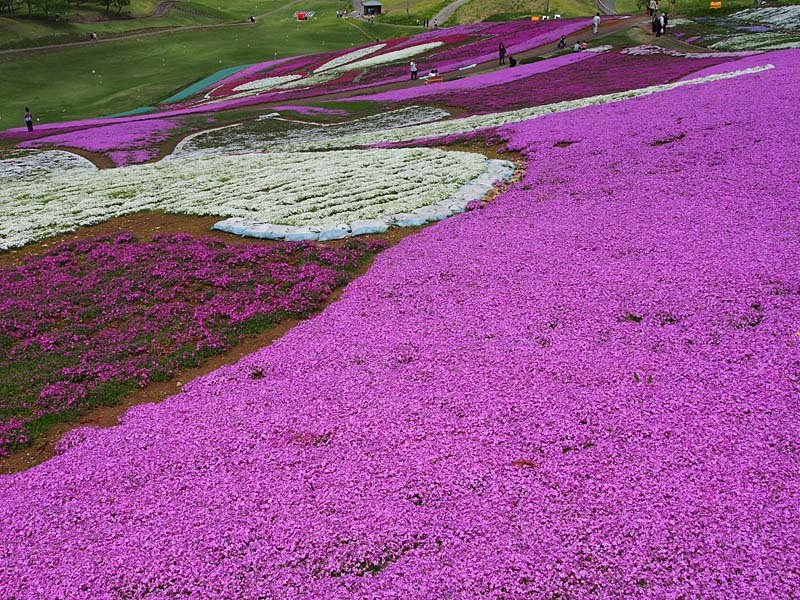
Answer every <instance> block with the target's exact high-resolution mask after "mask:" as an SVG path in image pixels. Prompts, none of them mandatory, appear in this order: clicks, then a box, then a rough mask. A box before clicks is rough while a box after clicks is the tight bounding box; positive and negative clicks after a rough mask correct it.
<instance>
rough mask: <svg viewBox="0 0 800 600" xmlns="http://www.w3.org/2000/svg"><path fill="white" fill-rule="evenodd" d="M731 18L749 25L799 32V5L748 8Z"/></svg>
mask: <svg viewBox="0 0 800 600" xmlns="http://www.w3.org/2000/svg"><path fill="white" fill-rule="evenodd" d="M731 18H732V19H738V20H740V21H747V22H749V23H760V24H762V25H771V26H772V27H775V28H776V29H783V30H793V31H798V30H800V5H797V4H795V5H792V6H772V7H764V8H756V9H753V8H750V9H747V10H740V11H739V12H736V13H733V14H732V15H731Z"/></svg>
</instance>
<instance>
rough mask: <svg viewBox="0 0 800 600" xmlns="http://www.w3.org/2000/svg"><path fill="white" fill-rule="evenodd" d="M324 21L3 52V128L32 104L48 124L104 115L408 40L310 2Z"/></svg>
mask: <svg viewBox="0 0 800 600" xmlns="http://www.w3.org/2000/svg"><path fill="white" fill-rule="evenodd" d="M303 6H304V7H306V8H307V9H308V10H315V11H316V12H317V15H318V18H317V19H315V20H314V21H309V22H303V23H298V22H296V21H295V20H294V18H293V15H294V11H295V7H294V5H292V6H289V7H286V8H285V9H283V10H282V11H280V12H278V13H276V14H274V15H273V16H272V17H270V18H269V19H263V20H261V21H259V22H258V23H257V24H255V25H233V26H228V27H220V28H217V29H214V30H212V32H209V30H193V31H183V32H171V33H163V34H158V35H153V36H148V37H141V38H135V39H130V40H120V41H118V42H108V43H104V44H97V45H87V46H78V47H73V48H63V49H59V50H55V51H31V52H30V53H26V52H22V53H13V54H0V80H1V81H5V82H7V84H6V85H3V86H0V129H6V128H9V127H13V126H17V125H20V123H21V116H20V115H21V114H22V112H21V111H23V109H24V107H25V106H30V107H31V108H32V109H33V110H34V112H35V114H36V116H37V117H38V118H39V119H41V120H42V121H43V122H45V121H61V120H65V119H72V118H81V117H91V116H102V115H108V114H112V113H117V112H121V111H125V110H129V109H133V108H137V107H139V106H145V105H148V104H152V103H154V102H158V101H159V100H162V99H163V98H166V97H167V96H169V95H170V94H172V93H173V92H175V91H177V90H179V89H181V88H183V87H185V86H186V85H189V84H190V83H192V82H194V81H197V80H199V79H202V78H203V77H205V76H207V75H209V74H211V73H214V72H215V71H218V70H220V69H224V68H226V67H231V66H235V65H242V64H250V63H254V62H259V61H263V60H269V59H271V58H274V57H276V56H277V57H284V56H292V55H298V54H306V53H310V52H320V51H325V50H333V49H336V48H343V47H349V46H352V45H356V44H362V43H364V42H367V41H370V40H374V39H375V38H376V37H381V38H385V37H390V36H391V37H396V36H399V35H403V32H402V31H398V30H396V29H394V28H391V27H389V26H386V25H383V26H378V25H377V24H376V25H375V26H370V25H369V24H361V25H360V28H356V27H353V26H352V25H350V24H349V23H348V22H346V21H342V20H340V19H336V15H335V6H336V5H333V4H331V3H329V2H326V3H323V2H318V1H317V2H305V3H304V4H303Z"/></svg>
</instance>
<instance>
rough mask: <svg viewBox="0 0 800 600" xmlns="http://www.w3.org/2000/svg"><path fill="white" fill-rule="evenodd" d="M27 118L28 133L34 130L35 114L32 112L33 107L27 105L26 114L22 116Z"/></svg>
mask: <svg viewBox="0 0 800 600" xmlns="http://www.w3.org/2000/svg"><path fill="white" fill-rule="evenodd" d="M22 118H23V119H24V120H25V125H27V127H28V133H30V132H32V131H33V115H32V114H31V109H30V108H28V107H27V106H26V107H25V116H24V117H22Z"/></svg>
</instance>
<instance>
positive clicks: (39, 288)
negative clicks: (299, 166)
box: [0, 234, 383, 455]
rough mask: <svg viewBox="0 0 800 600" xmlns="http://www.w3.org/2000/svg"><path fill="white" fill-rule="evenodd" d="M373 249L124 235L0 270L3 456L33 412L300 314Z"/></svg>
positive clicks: (92, 397) (174, 365) (104, 399)
mask: <svg viewBox="0 0 800 600" xmlns="http://www.w3.org/2000/svg"><path fill="white" fill-rule="evenodd" d="M382 248H383V245H382V243H381V242H377V241H366V242H364V241H360V240H351V241H348V242H347V243H346V244H345V245H344V246H343V247H342V248H330V247H324V246H320V245H315V244H312V243H298V244H291V243H286V244H276V245H273V246H257V245H253V246H244V247H243V246H235V245H230V244H226V243H223V242H220V241H217V240H211V239H197V238H193V237H191V236H188V235H171V236H167V235H161V236H156V237H154V238H153V240H152V241H151V242H138V241H136V240H135V239H134V238H133V237H132V236H131V235H130V234H121V235H118V236H114V237H104V238H96V239H94V240H90V241H87V242H70V243H66V244H62V245H61V246H59V247H57V248H56V249H54V250H52V251H50V252H48V253H47V254H45V255H43V256H40V257H34V258H31V259H28V260H27V261H26V262H25V263H24V264H23V265H22V266H20V267H14V268H8V267H7V268H0V282H2V288H3V295H2V298H0V379H2V380H3V390H4V394H3V396H2V400H0V455H2V454H4V453H6V451H7V450H8V449H9V448H15V447H19V446H20V445H24V443H25V442H27V436H26V435H25V429H26V427H27V426H30V425H31V424H34V423H35V422H37V421H39V420H43V419H48V418H52V417H59V416H64V415H67V416H68V415H70V414H73V413H75V412H76V411H80V410H83V409H86V408H88V407H91V406H96V405H98V404H103V403H109V402H113V401H114V400H116V399H117V398H118V397H120V396H121V395H123V394H124V393H126V392H127V391H129V390H130V389H131V388H134V387H136V386H140V387H141V386H144V385H146V384H147V383H149V382H151V381H157V380H163V379H164V378H168V377H169V376H170V375H171V374H172V373H174V372H175V371H176V370H177V369H180V368H183V367H186V366H195V365H197V364H200V363H201V362H202V361H203V359H204V358H206V357H208V356H209V355H211V354H216V353H219V352H220V351H223V350H225V349H227V348H229V347H230V346H231V345H233V344H234V343H236V342H237V341H239V340H240V339H241V338H242V337H243V336H244V335H245V334H247V333H248V332H250V331H254V330H259V328H264V327H265V326H266V325H265V324H267V323H277V322H279V321H281V320H282V319H284V318H286V317H298V316H302V315H305V314H308V313H309V312H311V311H313V310H315V309H316V308H317V307H319V306H320V304H321V303H323V302H324V301H325V300H326V299H327V297H328V296H329V295H330V293H331V292H332V291H333V290H334V289H335V288H336V287H338V286H340V285H342V284H343V283H344V282H346V280H347V277H348V275H347V270H348V269H350V270H352V269H353V268H355V267H357V266H358V265H359V264H360V262H361V261H362V260H363V258H364V257H365V256H367V255H369V254H372V253H374V252H376V251H378V250H380V249H382ZM24 365H36V368H35V369H30V370H29V369H27V368H25V367H24ZM76 435H77V434H76ZM65 443H66V442H65ZM64 448H66V446H63V445H62V449H64Z"/></svg>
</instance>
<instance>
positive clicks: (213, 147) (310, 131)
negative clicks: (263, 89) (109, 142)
mask: <svg viewBox="0 0 800 600" xmlns="http://www.w3.org/2000/svg"><path fill="white" fill-rule="evenodd" d="M271 114H272V115H275V116H278V115H277V113H271ZM265 116H268V115H263V116H262V117H259V118H258V119H257V120H258V121H262V120H264V119H263V117H265ZM449 116H450V113H448V112H447V111H446V110H442V109H440V108H433V107H428V106H409V107H406V108H401V109H398V110H392V111H388V112H384V113H379V114H377V115H372V116H369V117H363V118H361V119H354V120H352V121H348V122H346V123H313V124H312V123H296V124H295V125H294V127H293V128H292V129H290V130H288V131H277V132H275V131H273V132H264V131H261V130H259V129H258V128H257V127H256V128H255V129H254V128H253V127H252V126H250V125H249V124H242V125H241V126H239V127H236V128H231V127H229V128H225V130H224V131H223V128H219V129H216V130H209V131H201V132H198V133H195V134H192V135H190V136H189V137H187V138H185V139H184V140H182V141H181V142H180V143H179V144H178V145H177V146H176V148H175V150H174V151H173V153H172V155H171V156H170V158H173V157H183V156H188V155H192V156H208V155H211V156H213V155H217V154H231V153H236V152H242V153H244V152H254V151H272V152H280V151H284V150H285V151H303V150H308V149H314V148H324V147H326V146H329V145H334V146H335V143H336V141H337V140H339V139H343V138H347V137H348V136H353V135H366V134H379V133H380V132H382V131H386V130H389V129H397V128H399V127H408V126H410V125H421V124H424V123H430V122H433V121H440V120H442V119H444V118H446V117H449Z"/></svg>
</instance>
